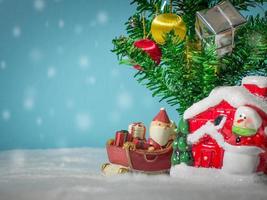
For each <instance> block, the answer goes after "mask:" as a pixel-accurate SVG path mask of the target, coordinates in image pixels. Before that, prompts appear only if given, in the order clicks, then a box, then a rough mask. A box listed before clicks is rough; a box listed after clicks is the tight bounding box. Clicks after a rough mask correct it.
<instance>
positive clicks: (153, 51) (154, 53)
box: [134, 39, 162, 70]
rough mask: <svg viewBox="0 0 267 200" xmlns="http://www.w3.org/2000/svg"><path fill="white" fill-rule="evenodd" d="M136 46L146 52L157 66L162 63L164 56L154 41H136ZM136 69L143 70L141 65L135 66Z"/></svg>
mask: <svg viewBox="0 0 267 200" xmlns="http://www.w3.org/2000/svg"><path fill="white" fill-rule="evenodd" d="M134 46H135V47H136V48H139V49H142V50H143V51H145V52H146V53H147V54H148V55H149V56H150V57H151V59H152V60H154V61H155V63H156V64H157V65H158V64H159V63H160V60H161V56H162V54H161V50H160V48H159V47H158V45H157V44H156V43H155V42H154V41H152V40H149V39H141V40H138V41H136V42H135V43H134ZM134 68H135V69H137V70H142V69H143V68H142V67H141V66H140V65H135V66H134Z"/></svg>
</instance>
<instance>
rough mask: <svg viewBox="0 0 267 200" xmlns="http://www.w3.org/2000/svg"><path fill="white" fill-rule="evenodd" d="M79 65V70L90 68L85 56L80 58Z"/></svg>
mask: <svg viewBox="0 0 267 200" xmlns="http://www.w3.org/2000/svg"><path fill="white" fill-rule="evenodd" d="M79 65H80V68H81V69H83V70H86V69H87V68H88V67H89V66H90V61H89V58H88V56H85V55H82V56H80V58H79Z"/></svg>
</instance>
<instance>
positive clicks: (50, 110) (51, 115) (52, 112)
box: [49, 108, 55, 117]
mask: <svg viewBox="0 0 267 200" xmlns="http://www.w3.org/2000/svg"><path fill="white" fill-rule="evenodd" d="M49 115H50V117H54V115H55V109H54V108H50V109H49Z"/></svg>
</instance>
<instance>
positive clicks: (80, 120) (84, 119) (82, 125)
mask: <svg viewBox="0 0 267 200" xmlns="http://www.w3.org/2000/svg"><path fill="white" fill-rule="evenodd" d="M75 121H76V126H77V128H78V129H79V130H80V131H87V130H88V129H89V128H91V126H92V120H91V117H90V116H89V115H88V114H87V113H78V114H77V115H76V118H75Z"/></svg>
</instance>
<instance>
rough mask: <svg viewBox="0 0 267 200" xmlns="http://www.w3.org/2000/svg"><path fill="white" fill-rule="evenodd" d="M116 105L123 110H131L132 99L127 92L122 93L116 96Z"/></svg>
mask: <svg viewBox="0 0 267 200" xmlns="http://www.w3.org/2000/svg"><path fill="white" fill-rule="evenodd" d="M117 105H118V107H119V108H121V109H123V110H128V109H130V108H132V105H133V97H132V95H131V94H130V93H128V92H122V93H120V94H119V95H118V96H117Z"/></svg>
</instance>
